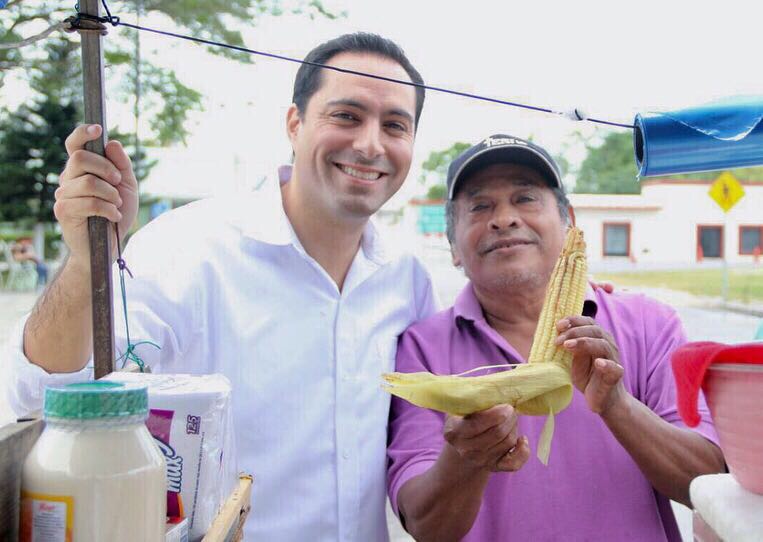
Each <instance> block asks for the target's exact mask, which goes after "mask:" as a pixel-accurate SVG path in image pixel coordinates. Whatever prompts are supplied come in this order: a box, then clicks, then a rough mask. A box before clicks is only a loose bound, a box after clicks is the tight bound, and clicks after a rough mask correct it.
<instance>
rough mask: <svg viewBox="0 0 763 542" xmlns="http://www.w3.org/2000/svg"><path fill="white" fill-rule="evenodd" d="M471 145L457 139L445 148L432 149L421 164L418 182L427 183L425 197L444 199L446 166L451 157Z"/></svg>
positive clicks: (451, 159) (448, 164)
mask: <svg viewBox="0 0 763 542" xmlns="http://www.w3.org/2000/svg"><path fill="white" fill-rule="evenodd" d="M469 147H471V145H470V144H469V143H463V142H461V141H457V142H456V143H453V145H451V146H450V147H448V148H447V149H444V150H441V151H432V152H431V153H429V157H428V158H427V159H426V160H424V163H422V164H421V175H420V176H419V182H420V183H421V184H424V185H427V184H428V185H429V189H428V191H427V195H426V199H444V198H445V196H446V193H447V190H446V188H445V180H446V178H447V176H448V166H450V163H451V162H452V161H453V159H454V158H455V157H456V156H458V155H459V154H461V153H462V152H464V151H465V150H466V149H468V148H469Z"/></svg>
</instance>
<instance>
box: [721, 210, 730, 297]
mask: <svg viewBox="0 0 763 542" xmlns="http://www.w3.org/2000/svg"><path fill="white" fill-rule="evenodd" d="M728 216H729V213H728V211H724V212H723V233H722V234H721V247H722V248H723V254H722V256H723V279H722V282H721V298H722V299H723V306H724V307H725V306H726V303H727V302H728V297H729V263H728V258H726V253H727V252H728V250H727V247H726V245H727V244H728V243H726V225H727V224H728V220H727V219H728Z"/></svg>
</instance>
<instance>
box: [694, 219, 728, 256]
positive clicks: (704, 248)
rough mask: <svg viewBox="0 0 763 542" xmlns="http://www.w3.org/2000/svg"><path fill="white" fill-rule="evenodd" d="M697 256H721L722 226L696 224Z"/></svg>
mask: <svg viewBox="0 0 763 542" xmlns="http://www.w3.org/2000/svg"><path fill="white" fill-rule="evenodd" d="M697 256H698V259H702V258H722V257H723V226H697Z"/></svg>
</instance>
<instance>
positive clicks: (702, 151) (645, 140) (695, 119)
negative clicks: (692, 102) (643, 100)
mask: <svg viewBox="0 0 763 542" xmlns="http://www.w3.org/2000/svg"><path fill="white" fill-rule="evenodd" d="M634 124H635V129H634V135H633V144H634V150H635V152H636V165H637V166H638V168H639V175H641V176H643V177H650V176H656V175H672V174H675V173H692V172H696V171H712V170H719V169H731V168H738V167H751V166H760V165H763V97H755V98H733V99H726V100H723V101H718V102H714V103H712V104H708V105H703V106H699V107H693V108H691V109H683V110H680V111H672V112H668V113H647V114H644V115H641V114H639V115H636V120H635V122H634Z"/></svg>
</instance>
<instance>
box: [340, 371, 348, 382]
mask: <svg viewBox="0 0 763 542" xmlns="http://www.w3.org/2000/svg"><path fill="white" fill-rule="evenodd" d="M342 380H344V381H345V382H349V380H350V375H349V374H348V373H344V374H342Z"/></svg>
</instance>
